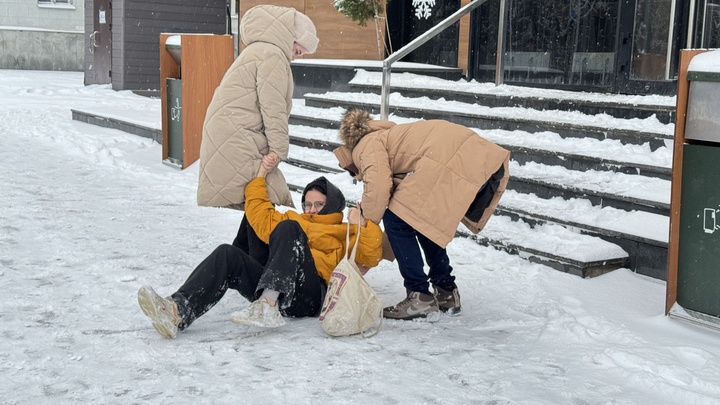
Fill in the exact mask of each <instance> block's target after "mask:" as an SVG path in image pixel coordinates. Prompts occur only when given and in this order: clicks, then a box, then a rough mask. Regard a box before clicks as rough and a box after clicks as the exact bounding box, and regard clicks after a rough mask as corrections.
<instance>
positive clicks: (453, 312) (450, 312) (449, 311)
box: [440, 307, 460, 316]
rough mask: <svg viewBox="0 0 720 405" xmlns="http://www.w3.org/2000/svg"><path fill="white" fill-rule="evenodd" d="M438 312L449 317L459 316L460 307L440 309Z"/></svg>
mask: <svg viewBox="0 0 720 405" xmlns="http://www.w3.org/2000/svg"><path fill="white" fill-rule="evenodd" d="M440 311H442V312H444V313H446V314H448V315H450V316H456V315H460V307H452V308H443V307H440Z"/></svg>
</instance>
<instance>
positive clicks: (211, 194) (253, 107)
mask: <svg viewBox="0 0 720 405" xmlns="http://www.w3.org/2000/svg"><path fill="white" fill-rule="evenodd" d="M240 35H241V37H242V41H243V43H244V44H245V45H246V47H245V48H244V49H243V51H242V52H241V53H240V55H239V57H238V58H237V59H236V60H235V62H234V63H233V64H232V66H230V68H229V69H228V71H227V72H226V73H225V76H224V77H223V79H222V81H221V82H220V85H219V86H218V87H217V89H216V90H215V93H214V95H213V98H212V101H211V102H210V105H209V106H208V109H207V113H206V115H205V123H204V125H203V134H202V143H201V146H200V176H199V180H198V189H197V202H198V205H200V206H210V207H228V208H234V209H241V210H243V209H244V205H245V186H246V185H247V184H248V183H249V182H250V181H251V180H252V179H253V178H254V177H255V173H257V171H258V168H259V167H260V163H261V161H262V158H263V156H265V155H268V156H271V157H273V158H274V159H275V161H276V162H278V161H280V160H285V159H287V156H288V147H289V136H288V120H289V118H290V110H291V108H292V94H293V77H292V71H291V70H290V61H291V60H292V59H294V58H295V57H298V56H302V55H303V54H306V53H313V52H315V50H316V49H317V46H318V42H319V41H318V38H317V31H316V29H315V26H314V25H313V23H312V21H311V20H310V18H308V17H307V16H306V15H305V14H302V13H301V12H299V11H297V10H295V9H294V8H288V7H278V6H271V5H259V6H255V7H253V8H251V9H249V10H248V11H247V12H246V13H245V15H243V17H242V19H241V21H240ZM267 183H268V195H269V196H270V201H272V203H273V204H276V205H285V206H289V207H294V205H293V202H292V198H291V197H290V191H289V189H288V186H287V183H286V181H285V177H284V176H283V174H282V173H281V172H280V170H278V169H277V168H276V169H274V170H273V171H272V172H271V173H269V174H268V175H267Z"/></svg>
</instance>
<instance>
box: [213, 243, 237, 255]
mask: <svg viewBox="0 0 720 405" xmlns="http://www.w3.org/2000/svg"><path fill="white" fill-rule="evenodd" d="M235 249H237V247H235V246H233V245H230V244H228V243H223V244H222V245H220V246H218V247H216V248H215V250H213V252H212V253H211V254H210V255H211V256H227V254H228V252H230V251H232V250H235Z"/></svg>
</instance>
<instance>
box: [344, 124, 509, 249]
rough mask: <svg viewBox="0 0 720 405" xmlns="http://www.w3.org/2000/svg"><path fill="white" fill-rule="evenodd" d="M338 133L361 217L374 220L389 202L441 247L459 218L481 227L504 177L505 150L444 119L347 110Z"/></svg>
mask: <svg viewBox="0 0 720 405" xmlns="http://www.w3.org/2000/svg"><path fill="white" fill-rule="evenodd" d="M347 128H352V130H347ZM352 132H354V133H352ZM340 136H341V139H343V141H344V143H345V145H346V146H348V147H349V148H350V149H352V160H353V162H354V164H355V166H357V169H359V173H358V176H357V178H358V179H359V180H362V181H363V186H364V192H363V196H362V210H363V215H364V216H365V218H367V219H370V220H372V221H375V222H379V221H380V219H381V218H382V217H383V215H384V213H385V209H386V208H389V209H390V210H391V211H392V212H393V213H394V214H395V215H397V216H398V217H400V218H402V219H403V220H404V221H405V222H407V223H408V224H409V225H410V226H412V227H413V228H414V229H415V230H417V231H418V232H420V233H422V234H423V235H425V236H426V237H427V238H428V239H430V240H432V241H433V242H435V243H436V244H437V245H439V246H441V247H446V246H447V244H448V243H450V241H451V240H452V239H453V237H454V236H455V231H456V230H457V227H458V224H459V223H460V222H462V223H463V224H465V225H466V226H467V227H468V228H469V229H470V230H471V231H472V232H474V233H478V232H480V231H481V230H482V228H483V227H484V226H485V224H486V223H487V221H488V220H489V219H490V217H491V216H492V214H493V213H494V212H495V207H497V204H498V202H499V200H500V197H501V196H502V194H503V193H504V191H505V187H506V185H507V182H508V179H509V171H508V162H509V159H510V152H509V151H507V150H505V149H503V148H501V147H500V146H498V145H495V144H494V143H492V142H490V141H488V140H486V139H484V138H482V137H480V136H478V134H476V133H475V132H473V131H472V130H470V129H468V128H466V127H464V126H461V125H457V124H454V123H451V122H448V121H443V120H430V121H417V122H413V123H410V124H401V125H396V124H395V123H393V122H390V121H376V120H370V119H369V115H368V114H367V113H365V112H362V113H358V114H356V115H352V114H349V115H346V117H345V120H344V121H343V123H342V127H341V135H340ZM341 164H342V162H341ZM489 180H490V181H489ZM486 182H488V185H489V186H486V188H485V190H486V193H484V194H483V196H484V199H480V198H478V197H479V194H478V191H479V190H480V189H481V187H482V186H483V185H484V184H485V183H486ZM476 200H477V201H478V202H477V203H476V202H475V201H476ZM480 200H482V201H480Z"/></svg>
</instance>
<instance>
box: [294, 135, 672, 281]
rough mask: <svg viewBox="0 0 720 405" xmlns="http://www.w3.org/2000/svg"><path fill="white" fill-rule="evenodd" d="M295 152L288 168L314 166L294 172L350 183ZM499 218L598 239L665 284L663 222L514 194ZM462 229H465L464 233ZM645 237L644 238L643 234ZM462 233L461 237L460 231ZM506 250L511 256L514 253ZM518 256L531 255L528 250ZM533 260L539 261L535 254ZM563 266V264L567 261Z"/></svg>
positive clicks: (324, 158) (315, 155)
mask: <svg viewBox="0 0 720 405" xmlns="http://www.w3.org/2000/svg"><path fill="white" fill-rule="evenodd" d="M297 128H300V129H297ZM291 130H292V131H293V133H294V134H295V135H293V137H294V138H295V139H298V138H299V139H303V138H304V136H307V135H308V133H309V132H311V130H312V129H308V128H307V127H291ZM315 132H316V134H317V133H318V132H319V134H320V137H321V138H322V137H323V135H324V136H328V135H329V134H328V132H329V131H317V130H316V131H315ZM324 142H325V141H324ZM295 146H296V147H293V148H291V149H290V151H291V156H290V159H289V160H288V163H290V164H293V165H298V163H297V162H298V161H305V160H312V162H311V163H312V166H310V165H307V164H300V165H298V166H299V167H304V168H310V167H311V168H312V170H313V172H314V173H327V174H328V176H333V177H332V178H333V179H334V180H333V181H335V182H341V183H342V182H345V183H347V182H350V181H351V180H350V176H348V175H347V174H345V173H343V172H342V171H341V170H339V169H338V168H337V167H333V166H332V165H335V164H336V160H335V159H334V155H332V153H331V152H329V151H327V150H316V149H312V147H304V146H300V144H295ZM328 164H330V165H328ZM511 173H512V169H511ZM308 181H309V180H308ZM351 191H352V192H353V193H354V194H353V195H351V196H350V197H352V198H354V199H360V198H361V194H362V188H361V187H354V188H352V190H351ZM350 197H348V198H350ZM497 215H499V216H506V217H509V218H510V219H511V220H513V221H516V222H521V223H524V224H526V225H528V226H530V227H531V228H535V227H537V226H546V225H548V226H549V225H561V226H564V227H566V228H568V229H571V230H573V231H574V232H579V233H581V234H584V235H589V236H593V237H597V238H600V239H602V240H604V241H606V242H609V243H611V244H614V245H617V246H620V247H622V248H623V250H624V251H625V252H627V253H628V258H627V263H626V264H624V266H625V267H629V268H631V269H633V270H636V271H640V272H642V274H646V275H652V276H653V277H656V278H664V272H665V268H666V257H667V235H668V222H669V221H668V217H667V216H664V215H659V214H653V213H648V212H644V211H630V212H628V211H625V210H621V209H617V208H612V207H602V206H594V205H592V204H591V202H590V201H589V200H588V199H563V198H559V197H556V198H552V199H547V198H540V197H538V196H537V195H534V194H525V193H520V192H517V191H514V190H508V191H506V194H505V195H504V196H503V198H502V200H501V201H500V204H499V206H498V210H497ZM640 225H641V226H640ZM461 228H463V229H464V227H461ZM648 230H649V231H648ZM644 231H645V232H646V233H642V232H644ZM460 232H461V234H462V230H461V231H460ZM638 232H640V233H638ZM484 235H485V231H483V232H482V233H481V235H480V237H479V239H477V238H476V239H477V240H479V241H483V240H484V239H483V238H485V236H484ZM460 236H468V235H467V231H466V230H465V234H462V235H460ZM483 243H484V244H488V245H493V246H496V247H500V246H501V245H502V244H498V243H497V241H494V240H492V239H488V240H486V241H484V242H483ZM506 245H507V246H511V245H513V244H512V243H510V244H506ZM508 249H509V251H512V250H513V249H515V248H508ZM521 250H522V251H523V252H527V251H529V250H528V249H521ZM535 254H536V255H540V253H538V252H535ZM561 262H562V263H567V260H564V261H561ZM575 266H576V267H577V268H576V269H575V270H572V271H570V272H576V271H579V270H578V269H579V268H588V269H589V268H596V267H598V266H599V265H598V264H597V263H596V264H593V265H592V266H584V265H583V266H579V265H578V264H577V263H576V264H575ZM564 271H565V270H564ZM568 271H569V270H568Z"/></svg>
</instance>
